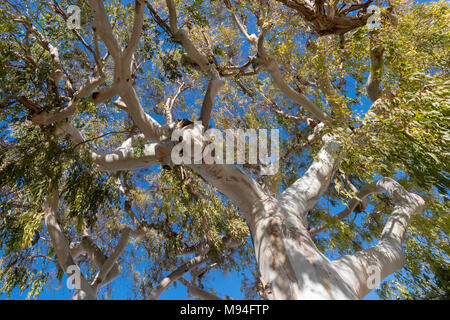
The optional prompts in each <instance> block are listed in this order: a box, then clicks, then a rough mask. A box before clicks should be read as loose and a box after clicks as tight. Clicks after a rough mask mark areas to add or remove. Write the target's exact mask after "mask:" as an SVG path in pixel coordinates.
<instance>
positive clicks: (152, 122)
mask: <svg viewBox="0 0 450 320" xmlns="http://www.w3.org/2000/svg"><path fill="white" fill-rule="evenodd" d="M373 5H376V6H377V7H375V9H373V8H374V7H372V6H373ZM74 6H75V7H74ZM0 15H1V19H0V29H1V44H0V51H1V55H0V59H1V60H0V61H1V63H0V75H1V80H2V81H1V83H0V94H1V95H0V125H1V127H2V130H1V135H0V147H1V153H0V190H1V194H0V197H1V205H0V243H1V246H2V247H1V258H0V266H1V269H0V272H1V280H0V283H1V290H2V292H6V293H11V292H13V290H14V289H15V288H17V289H18V290H20V291H27V292H28V295H29V297H37V296H38V295H39V293H40V292H41V291H42V289H43V288H44V287H45V286H51V285H54V284H55V279H59V281H61V280H62V279H63V276H64V274H66V275H67V276H68V277H73V275H74V273H75V274H78V273H77V272H78V271H79V272H80V274H79V279H78V282H77V281H76V283H77V286H76V290H75V293H74V295H73V298H74V299H96V298H99V297H103V298H107V297H108V296H110V294H111V292H112V291H113V290H114V283H115V282H114V280H115V279H117V277H118V276H119V275H120V274H121V277H123V278H129V279H132V280H133V285H132V290H131V291H132V293H133V294H134V297H135V298H148V299H157V298H159V297H160V296H161V294H162V293H163V292H164V291H165V290H166V289H168V288H169V287H170V286H171V285H172V284H174V283H180V284H181V285H183V286H185V287H186V288H187V290H188V294H189V295H190V296H191V297H195V298H198V299H219V298H224V293H223V292H218V291H217V290H216V289H215V288H211V283H210V280H211V273H212V272H213V271H214V270H215V271H216V272H223V273H227V272H237V273H239V272H240V273H242V275H243V278H244V280H243V283H242V290H243V291H244V292H245V294H246V297H247V298H253V299H255V298H262V299H361V298H363V297H364V296H366V295H367V294H368V293H369V292H370V291H371V290H373V289H374V288H375V287H376V286H377V285H378V284H379V282H380V281H381V280H383V279H384V278H386V277H387V276H388V275H390V274H393V273H395V272H396V273H395V276H394V278H393V280H391V281H389V282H384V283H383V285H382V286H381V288H380V289H379V293H380V294H381V295H382V296H383V297H385V298H433V299H442V298H444V299H445V298H448V294H449V291H450V289H449V288H450V285H449V282H448V281H449V277H448V274H449V267H448V266H449V263H448V262H449V260H448V255H449V245H448V243H449V237H448V232H449V225H450V222H449V218H448V215H447V212H448V169H449V168H448V166H449V163H450V162H449V161H448V154H449V150H448V140H449V133H448V129H449V122H448V116H449V115H448V110H449V109H448V107H449V88H450V86H449V80H448V75H449V57H450V52H449V48H450V43H449V25H450V23H449V22H450V21H449V20H450V10H449V6H448V4H447V3H446V2H444V1H439V2H428V3H413V2H410V1H407V0H396V1H378V2H376V3H375V2H373V1H372V0H367V1H353V2H352V1H349V0H348V1H347V0H344V1H341V0H336V1H321V0H316V1H312V0H304V1H301V0H278V1H269V0H265V1H254V0H224V1H221V0H211V1H204V0H194V1H191V0H177V1H174V0H166V1H156V0H155V1H153V0H148V1H147V0H136V1H134V2H131V1H117V0H110V1H101V0H88V1H66V0H62V1H56V0H54V1H30V2H22V1H15V0H1V8H0ZM196 120H198V121H200V123H201V125H200V130H199V131H198V130H197V131H195V130H192V128H193V127H194V125H193V122H194V121H196ZM208 128H214V129H217V130H227V129H242V130H244V129H247V130H250V129H278V130H279V131H280V136H279V139H280V141H279V147H280V148H279V149H280V154H279V158H278V161H279V163H278V165H279V170H278V171H276V172H272V173H273V174H271V175H268V174H264V171H261V168H263V167H264V165H265V163H263V162H262V161H259V162H257V163H256V164H254V163H249V161H247V162H245V163H240V164H239V163H238V164H229V163H228V164H223V163H220V162H215V163H205V162H200V163H195V162H194V163H188V162H187V163H181V164H175V163H174V161H173V157H172V154H173V149H174V148H175V146H176V145H177V143H178V142H179V141H178V140H175V139H172V138H173V134H174V133H176V132H178V133H179V132H181V133H182V134H183V133H186V132H189V133H190V134H191V135H194V139H201V138H202V135H203V132H204V131H205V130H206V129H208ZM272 143H274V142H272ZM216 151H218V150H216ZM232 151H235V150H233V149H232ZM227 152H229V150H227ZM404 239H405V241H404V243H403V240H404ZM116 283H117V282H116ZM225 298H226V297H225Z"/></svg>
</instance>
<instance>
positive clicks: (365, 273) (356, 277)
mask: <svg viewBox="0 0 450 320" xmlns="http://www.w3.org/2000/svg"><path fill="white" fill-rule="evenodd" d="M375 192H376V193H382V192H385V193H387V194H388V195H389V197H390V198H391V199H392V201H393V202H394V210H393V212H392V213H391V215H390V216H389V218H388V220H387V223H386V225H385V226H384V229H383V232H382V233H381V237H380V240H379V242H378V244H376V245H374V246H372V247H370V248H368V249H366V250H362V251H359V252H357V253H355V254H352V255H346V256H343V257H341V258H339V259H337V260H335V261H333V265H334V266H335V268H336V270H338V272H339V273H340V274H341V276H342V277H343V279H344V281H346V282H347V284H348V285H349V286H350V287H351V288H352V289H353V290H354V291H355V293H356V295H357V296H358V297H359V298H360V299H362V298H363V297H364V296H365V295H367V294H368V293H369V292H370V291H372V289H373V288H374V287H375V286H376V285H378V283H375V284H373V283H371V281H370V280H371V277H373V272H378V273H379V280H380V281H381V280H383V279H384V278H386V277H387V276H388V275H390V274H391V273H393V272H395V271H396V270H398V269H400V268H401V267H402V266H403V264H404V262H405V258H404V253H403V250H402V241H403V237H404V235H405V232H406V229H407V228H408V226H409V223H410V221H411V218H412V216H413V215H414V214H416V213H421V212H423V211H424V210H425V202H424V201H423V199H422V198H421V197H419V196H418V195H416V194H413V193H409V192H407V191H406V190H405V189H404V188H403V187H402V186H401V185H400V184H399V183H398V182H396V181H394V180H393V179H391V178H382V179H380V180H379V181H378V182H376V183H375ZM371 271H373V272H371Z"/></svg>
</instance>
